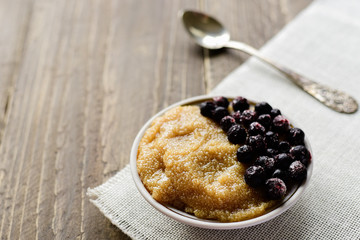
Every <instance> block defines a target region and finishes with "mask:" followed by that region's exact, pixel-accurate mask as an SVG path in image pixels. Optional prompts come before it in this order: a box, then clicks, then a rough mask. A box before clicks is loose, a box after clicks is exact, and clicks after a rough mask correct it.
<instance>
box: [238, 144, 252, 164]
mask: <svg viewBox="0 0 360 240" xmlns="http://www.w3.org/2000/svg"><path fill="white" fill-rule="evenodd" d="M236 157H237V159H238V161H239V162H242V163H249V162H251V161H252V160H253V158H254V153H253V150H252V148H251V147H250V146H249V145H242V146H241V147H239V148H238V150H237V152H236Z"/></svg>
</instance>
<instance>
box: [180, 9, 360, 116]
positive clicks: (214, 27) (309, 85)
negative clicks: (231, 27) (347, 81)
mask: <svg viewBox="0 0 360 240" xmlns="http://www.w3.org/2000/svg"><path fill="white" fill-rule="evenodd" d="M179 14H180V17H181V18H182V21H183V23H184V26H185V29H186V30H187V32H188V33H189V34H190V36H191V37H192V38H193V39H194V40H195V41H196V42H197V44H199V45H200V46H202V47H204V48H208V49H220V48H224V47H228V48H234V49H237V50H240V51H243V52H245V53H247V54H249V55H252V56H255V57H257V58H258V59H260V60H262V61H263V62H265V63H267V64H269V65H270V66H272V67H274V68H275V69H277V70H278V71H279V72H281V73H283V74H285V75H286V76H287V77H288V78H289V79H290V80H292V81H293V82H294V83H295V84H296V85H297V86H299V87H300V88H301V89H303V90H304V91H305V92H307V93H308V94H310V95H311V96H313V97H314V98H316V99H317V100H318V101H320V102H321V103H323V104H325V105H326V106H328V107H329V108H331V109H333V110H335V111H337V112H341V113H354V112H356V111H357V109H358V104H357V102H356V100H355V99H354V98H352V97H351V96H350V95H348V94H347V93H344V92H342V91H339V90H337V89H333V88H331V87H328V86H325V85H322V84H319V83H317V82H314V81H312V80H310V79H308V78H306V77H304V76H302V75H300V74H298V73H296V72H294V71H292V70H290V69H288V68H286V67H284V66H281V65H279V64H277V63H275V62H273V61H272V60H270V59H268V58H266V57H265V56H263V55H262V54H261V53H260V52H259V51H258V50H256V49H255V48H253V47H251V46H249V45H247V44H245V43H242V42H235V41H231V40H230V34H229V32H228V31H227V30H226V29H225V27H224V26H223V25H222V24H221V23H220V22H219V21H217V20H216V19H215V18H213V17H211V16H209V15H206V14H204V13H200V12H195V11H181V12H180V13H179Z"/></svg>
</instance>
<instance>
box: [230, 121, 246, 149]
mask: <svg viewBox="0 0 360 240" xmlns="http://www.w3.org/2000/svg"><path fill="white" fill-rule="evenodd" d="M227 137H228V140H229V141H230V142H231V143H233V144H240V143H244V142H245V140H246V130H245V128H243V127H241V126H240V125H238V124H236V125H233V126H232V127H231V128H230V129H229V131H228V132H227Z"/></svg>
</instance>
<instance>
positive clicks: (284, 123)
mask: <svg viewBox="0 0 360 240" xmlns="http://www.w3.org/2000/svg"><path fill="white" fill-rule="evenodd" d="M289 125H290V124H289V120H287V119H286V118H285V117H284V116H283V115H278V116H276V117H275V118H274V120H273V125H272V126H273V129H274V130H275V131H276V132H279V133H282V132H286V131H287V130H288V129H289Z"/></svg>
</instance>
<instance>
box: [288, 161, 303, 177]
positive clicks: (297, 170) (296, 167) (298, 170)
mask: <svg viewBox="0 0 360 240" xmlns="http://www.w3.org/2000/svg"><path fill="white" fill-rule="evenodd" d="M288 172H289V177H290V178H291V179H292V180H294V181H296V182H301V181H302V180H304V179H305V178H306V176H307V169H306V167H305V165H304V164H302V163H301V162H300V161H294V162H293V163H291V164H290V167H289V170H288Z"/></svg>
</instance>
